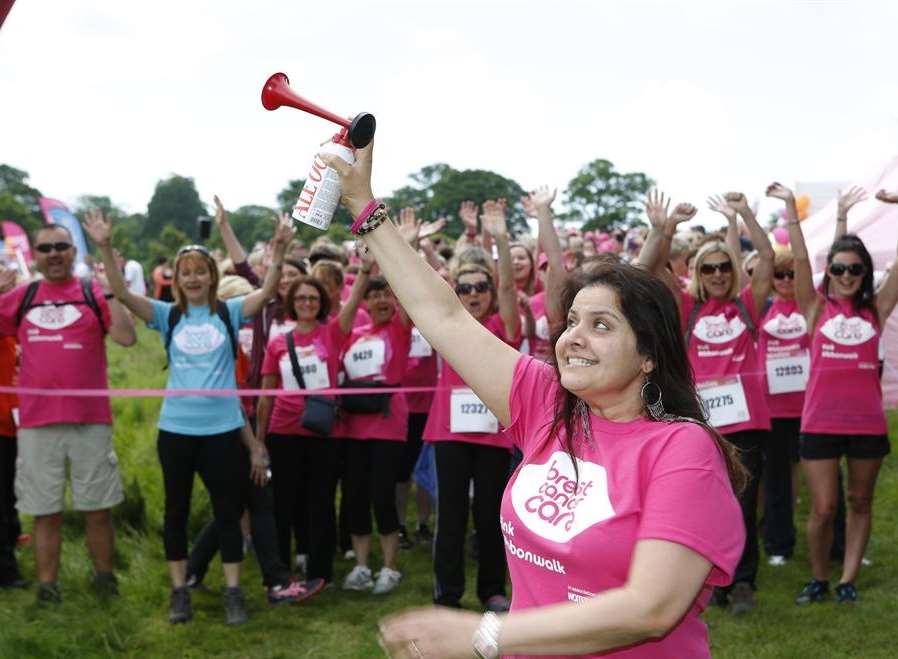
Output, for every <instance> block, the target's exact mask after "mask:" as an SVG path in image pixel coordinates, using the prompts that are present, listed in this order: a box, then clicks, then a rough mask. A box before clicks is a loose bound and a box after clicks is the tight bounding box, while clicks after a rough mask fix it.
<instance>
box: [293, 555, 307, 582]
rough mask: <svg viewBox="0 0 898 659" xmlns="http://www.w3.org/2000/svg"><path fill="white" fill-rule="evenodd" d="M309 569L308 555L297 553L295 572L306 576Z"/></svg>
mask: <svg viewBox="0 0 898 659" xmlns="http://www.w3.org/2000/svg"><path fill="white" fill-rule="evenodd" d="M308 569H309V555H308V554H297V555H296V573H297V574H299V575H302V576H303V577H305V576H306V574H307V572H308Z"/></svg>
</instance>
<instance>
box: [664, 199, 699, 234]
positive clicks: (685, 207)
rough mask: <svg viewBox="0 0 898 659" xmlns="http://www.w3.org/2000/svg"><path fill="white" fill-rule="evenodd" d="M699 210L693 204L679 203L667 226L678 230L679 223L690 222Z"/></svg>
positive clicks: (668, 219)
mask: <svg viewBox="0 0 898 659" xmlns="http://www.w3.org/2000/svg"><path fill="white" fill-rule="evenodd" d="M697 212H698V209H697V208H696V207H695V206H693V205H692V204H677V205H676V206H675V207H674V209H673V213H671V214H670V217H669V218H667V226H668V227H670V228H673V229H674V230H676V227H677V225H679V224H682V223H683V222H688V221H689V220H691V219H692V218H693V217H695V214H696V213H697Z"/></svg>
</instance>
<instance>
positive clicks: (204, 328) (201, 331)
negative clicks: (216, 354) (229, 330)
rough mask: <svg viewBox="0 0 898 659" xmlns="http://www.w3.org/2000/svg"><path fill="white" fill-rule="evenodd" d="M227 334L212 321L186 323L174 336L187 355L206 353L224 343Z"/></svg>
mask: <svg viewBox="0 0 898 659" xmlns="http://www.w3.org/2000/svg"><path fill="white" fill-rule="evenodd" d="M224 340H225V336H224V334H222V333H221V332H219V331H218V328H217V327H215V325H213V324H211V323H203V324H202V325H185V326H184V327H183V328H182V329H180V330H179V331H178V333H177V334H175V336H174V337H173V338H172V341H174V344H175V345H176V346H178V350H180V351H181V352H183V353H184V354H186V355H205V354H208V353H210V352H212V351H213V350H215V349H216V348H218V346H220V345H221V344H222V343H224Z"/></svg>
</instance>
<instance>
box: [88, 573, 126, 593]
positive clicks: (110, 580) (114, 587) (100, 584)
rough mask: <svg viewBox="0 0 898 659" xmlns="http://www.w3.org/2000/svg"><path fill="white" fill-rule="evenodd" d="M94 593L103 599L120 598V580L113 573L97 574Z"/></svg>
mask: <svg viewBox="0 0 898 659" xmlns="http://www.w3.org/2000/svg"><path fill="white" fill-rule="evenodd" d="M93 586H94V592H96V593H97V597H99V598H101V599H115V598H117V597H120V596H121V595H120V593H119V592H118V579H116V578H115V575H114V574H113V573H112V572H97V573H96V574H95V575H94V581H93Z"/></svg>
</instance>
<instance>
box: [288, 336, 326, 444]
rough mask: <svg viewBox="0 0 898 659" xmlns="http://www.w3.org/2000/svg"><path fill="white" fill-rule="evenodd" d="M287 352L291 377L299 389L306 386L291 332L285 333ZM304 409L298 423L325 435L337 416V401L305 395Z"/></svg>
mask: <svg viewBox="0 0 898 659" xmlns="http://www.w3.org/2000/svg"><path fill="white" fill-rule="evenodd" d="M287 352H288V353H289V354H290V366H291V368H292V369H293V377H294V378H296V382H297V383H299V388H300V389H305V388H306V381H305V379H304V378H303V377H302V369H301V368H300V367H299V360H298V359H297V358H296V344H295V343H294V341H293V332H289V333H288V334H287ZM305 399H306V405H305V409H303V412H302V419H300V422H299V423H300V425H301V426H302V427H303V428H305V429H306V430H309V431H311V432H313V433H315V434H318V435H321V436H323V437H327V436H328V435H330V434H331V431H332V430H333V429H334V419H336V417H337V402H336V401H335V400H333V399H332V398H328V397H327V396H306V397H305Z"/></svg>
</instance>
